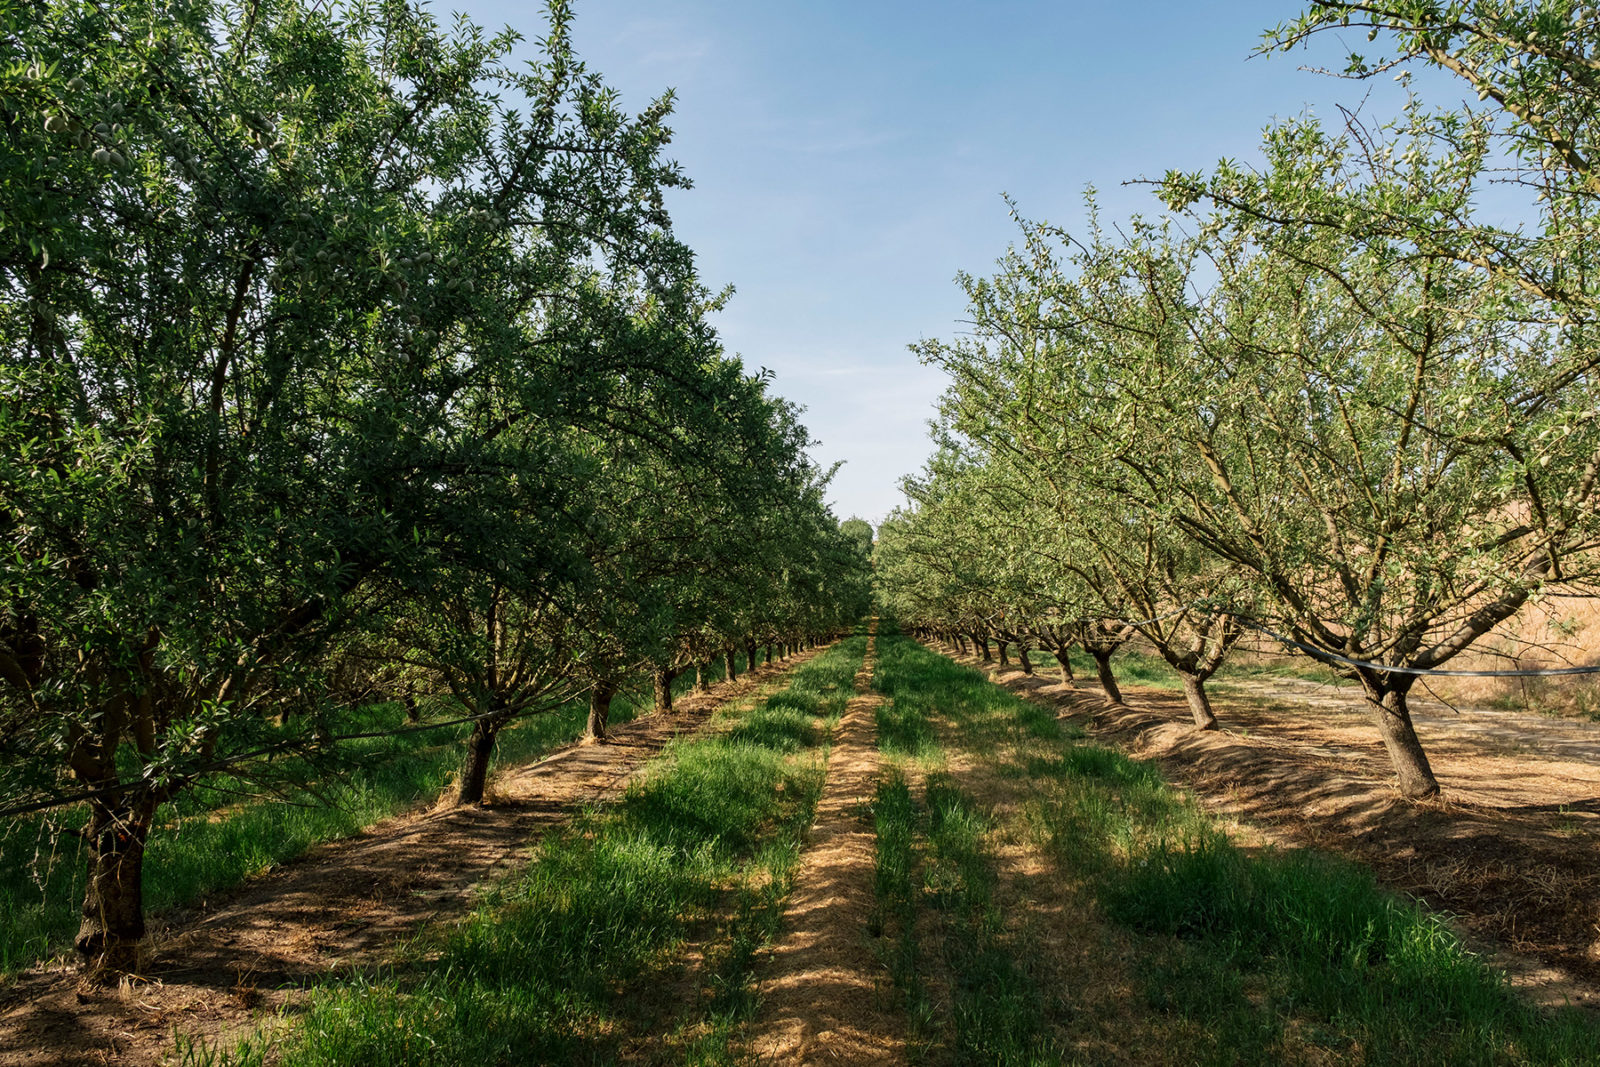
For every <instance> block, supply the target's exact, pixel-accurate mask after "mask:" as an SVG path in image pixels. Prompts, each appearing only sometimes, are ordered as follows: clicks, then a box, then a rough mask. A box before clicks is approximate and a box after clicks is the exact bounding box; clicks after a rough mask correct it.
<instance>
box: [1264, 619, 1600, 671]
mask: <svg viewBox="0 0 1600 1067" xmlns="http://www.w3.org/2000/svg"><path fill="white" fill-rule="evenodd" d="M1234 618H1235V619H1237V620H1238V622H1239V625H1240V626H1243V627H1245V628H1246V629H1249V630H1254V631H1256V632H1257V633H1261V634H1266V635H1267V636H1268V637H1270V638H1272V639H1273V640H1274V641H1278V642H1281V643H1282V644H1285V645H1288V646H1289V647H1290V648H1297V649H1299V650H1300V651H1302V652H1304V653H1306V654H1307V655H1308V656H1311V657H1312V658H1313V659H1317V660H1321V661H1322V662H1324V663H1328V662H1333V663H1339V664H1342V665H1344V666H1346V667H1361V668H1364V669H1366V670H1372V671H1383V672H1385V673H1387V674H1412V675H1416V676H1418V677H1428V678H1557V677H1563V676H1568V675H1574V674H1600V664H1593V665H1591V666H1588V667H1529V668H1525V669H1518V670H1510V671H1446V670H1440V669H1438V668H1437V667H1392V666H1390V665H1389V664H1387V663H1372V662H1369V661H1367V660H1360V659H1351V658H1350V657H1349V656H1341V655H1339V653H1337V652H1329V651H1328V650H1326V649H1322V648H1317V647H1315V646H1314V645H1308V644H1306V643H1305V642H1304V641H1296V640H1295V639H1294V638H1292V637H1285V636H1283V634H1280V633H1275V632H1273V631H1272V630H1269V629H1267V628H1266V627H1265V626H1258V625H1256V624H1255V623H1253V622H1250V621H1249V620H1247V619H1245V618H1244V617H1242V616H1238V615H1236V616H1234Z"/></svg>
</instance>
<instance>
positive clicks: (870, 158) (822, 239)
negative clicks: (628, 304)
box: [434, 0, 1459, 523]
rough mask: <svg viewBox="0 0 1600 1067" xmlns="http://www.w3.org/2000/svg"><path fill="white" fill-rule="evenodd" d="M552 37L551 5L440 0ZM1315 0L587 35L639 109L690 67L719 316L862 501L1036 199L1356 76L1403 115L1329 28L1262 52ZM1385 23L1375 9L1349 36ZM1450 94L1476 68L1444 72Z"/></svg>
mask: <svg viewBox="0 0 1600 1067" xmlns="http://www.w3.org/2000/svg"><path fill="white" fill-rule="evenodd" d="M434 2H435V10H436V12H437V13H439V14H441V15H443V14H445V13H447V12H449V11H452V10H460V11H462V12H464V13H466V14H467V15H468V16H470V17H471V18H472V19H473V20H474V21H476V22H478V23H480V24H483V25H486V26H488V27H491V28H498V27H499V26H501V25H511V26H513V27H515V28H517V29H519V30H521V31H522V32H523V33H524V35H525V36H527V37H528V38H529V39H530V40H532V39H534V38H537V37H539V36H540V35H542V33H543V32H544V28H545V23H544V20H543V13H542V9H541V8H539V7H537V6H530V5H523V4H512V3H506V2H504V0H453V2H452V0H434ZM1298 10H1299V8H1298V6H1297V5H1296V4H1293V3H1269V2H1265V0H1241V2H1229V3H1199V2H1193V0H1191V2H1188V3H1168V2H1145V0H1140V2H1122V3H1114V2H1113V3H1043V2H1024V0H1010V2H993V3H981V4H979V3H966V4H961V3H952V2H931V3H930V2H924V3H909V2H899V0H895V2H890V0H856V2H854V3H846V2H839V0H812V2H806V3H799V2H782V3H780V2H770V0H745V2H731V0H681V2H678V0H654V2H647V0H577V3H576V20H575V24H574V37H575V42H576V46H577V49H578V52H579V54H580V56H581V57H582V58H583V59H584V60H585V61H586V62H587V63H588V64H589V66H590V67H591V69H594V70H598V71H600V72H601V73H602V74H604V76H605V78H606V80H607V82H608V83H609V84H611V85H613V86H615V87H616V88H617V89H618V90H619V91H620V92H621V93H622V97H623V103H624V106H626V107H628V108H629V109H630V110H635V111H636V110H638V109H640V108H642V107H643V106H644V105H645V104H646V103H648V102H649V101H650V100H651V99H653V98H654V97H656V96H658V95H659V94H660V93H661V92H662V91H663V90H665V89H667V88H669V87H670V88H672V89H674V90H675V91H676V93H677V103H676V113H675V116H674V119H673V121H672V123H671V124H672V126H673V128H674V130H675V136H674V141H673V145H672V150H671V155H672V156H673V157H674V158H675V159H677V161H678V162H679V163H681V164H682V165H683V167H684V168H685V170H686V171H687V173H688V175H689V176H690V178H692V179H693V181H694V186H695V187H694V188H693V189H691V190H688V191H685V192H682V193H679V194H677V195H675V196H674V198H673V199H672V201H671V208H672V211H673V214H674V218H675V221H676V226H677V229H678V231H679V234H680V236H682V237H683V238H684V239H685V240H686V241H687V242H688V243H689V244H690V245H691V246H692V247H693V248H694V249H695V250H696V252H697V254H698V258H699V264H700V270H701V273H702V275H703V277H704V278H705V280H706V282H707V284H708V285H710V286H711V287H712V288H721V287H722V286H724V285H729V284H731V285H733V286H734V287H735V290H736V294H735V296H734V298H733V300H732V302H731V304H730V306H729V308H728V310H727V311H725V312H724V313H722V314H721V315H720V316H719V318H718V320H717V326H718V328H719V330H720V332H721V335H722V337H723V340H724V342H725V344H726V346H727V347H728V349H729V350H730V351H733V352H737V353H739V354H740V355H742V356H743V357H744V360H745V362H746V364H747V365H748V366H750V367H752V368H755V367H768V368H771V369H772V371H773V372H774V373H775V375H776V382H775V388H776V390H777V391H778V392H779V393H781V394H782V395H784V396H786V397H788V398H789V399H791V400H794V401H796V402H797V403H799V404H802V405H804V406H805V408H806V415H805V422H806V424H807V426H809V427H810V429H811V432H812V435H813V436H814V437H815V438H817V439H818V440H819V442H820V444H819V445H818V446H817V447H816V448H815V449H814V450H813V453H814V455H815V456H816V458H817V459H818V461H819V462H821V463H823V464H824V465H831V464H832V463H834V462H835V461H838V460H843V461H844V467H843V468H842V469H841V470H840V471H839V473H838V475H837V476H836V478H835V479H834V482H833V484H832V491H831V493H830V498H831V502H832V503H833V507H834V510H835V512H836V513H837V514H838V515H839V517H840V518H846V517H848V516H850V515H852V514H854V515H860V516H862V517H864V518H867V519H869V520H871V521H873V522H874V523H876V522H877V521H878V520H879V519H880V518H882V517H883V516H884V515H885V514H886V513H887V512H888V511H889V509H890V508H892V507H894V506H895V505H897V504H898V503H900V502H901V496H900V493H899V489H898V487H897V482H898V479H899V478H900V477H901V476H902V475H904V474H907V473H911V472H913V471H915V470H916V469H917V468H918V467H920V466H921V464H922V462H923V460H924V459H925V458H926V456H927V454H928V450H929V446H928V441H927V433H926V422H927V420H928V418H929V417H930V416H931V415H932V414H933V406H934V403H935V400H936V398H937V397H938V395H939V393H940V391H941V390H942V388H943V380H942V377H941V375H940V374H939V373H938V372H937V371H935V370H933V369H931V368H928V367H923V366H920V365H919V364H918V363H917V361H916V358H915V357H914V356H913V355H912V354H911V353H910V352H909V351H908V349H907V346H908V345H909V344H911V343H912V342H915V341H917V340H919V339H921V338H924V337H939V338H949V337H952V336H954V335H956V334H957V333H959V332H960V331H961V329H962V326H961V324H960V319H961V317H962V311H963V302H962V298H961V294H960V291H959V290H958V289H957V287H956V285H955V284H954V280H953V279H954V277H955V274H956V272H957V271H958V270H967V271H970V272H973V273H983V272H986V271H987V270H988V269H989V268H990V266H991V265H992V264H993V263H994V261H995V260H996V259H997V258H999V257H1000V256H1001V255H1002V254H1003V253H1004V252H1005V250H1006V247H1007V245H1008V244H1009V243H1010V242H1011V241H1012V240H1013V238H1014V237H1015V235H1016V230H1015V227H1014V224H1013V223H1012V221H1011V220H1010V218H1009V217H1008V215H1007V210H1006V206H1005V203H1004V202H1003V200H1002V194H1003V193H1005V194H1009V195H1011V196H1012V197H1013V198H1014V199H1016V201H1017V202H1018V205H1019V208H1020V210H1021V211H1022V213H1023V214H1024V215H1026V216H1028V217H1030V218H1035V219H1048V220H1050V221H1052V222H1054V223H1056V224H1058V225H1062V226H1066V227H1068V228H1071V227H1073V226H1075V225H1077V224H1078V223H1079V222H1080V221H1081V219H1082V194H1083V190H1084V187H1085V186H1087V185H1090V184H1093V185H1094V186H1096V187H1097V188H1098V189H1099V191H1100V194H1101V204H1102V210H1103V211H1104V213H1105V215H1106V216H1107V217H1108V219H1109V218H1115V217H1119V216H1122V215H1125V214H1127V213H1129V212H1132V211H1136V210H1147V211H1152V210H1154V209H1155V207H1156V204H1155V201H1154V199H1153V197H1152V196H1151V195H1150V191H1149V190H1148V189H1146V188H1140V187H1129V186H1124V185H1123V184H1122V183H1123V182H1124V181H1126V180H1128V179H1133V178H1139V177H1141V176H1143V177H1159V176H1160V175H1161V174H1162V173H1164V172H1165V171H1166V170H1167V169H1168V168H1174V167H1176V168H1182V169H1198V168H1205V167H1209V166H1211V165H1213V164H1214V163H1215V162H1216V161H1217V160H1218V159H1219V158H1221V157H1225V156H1226V157H1231V158H1236V159H1251V158H1254V157H1255V156H1256V145H1257V143H1258V142H1259V139H1260V133H1261V129H1262V127H1263V126H1264V125H1266V124H1267V123H1268V122H1269V121H1270V120H1271V119H1272V118H1273V117H1274V116H1282V117H1287V116H1292V115H1296V114H1299V113H1301V112H1302V111H1304V110H1306V109H1308V108H1309V109H1310V110H1312V111H1314V112H1315V113H1316V114H1318V115H1320V116H1322V117H1323V118H1324V119H1327V120H1335V119H1337V117H1338V113H1337V111H1336V109H1335V106H1334V104H1335V102H1344V103H1346V104H1352V105H1353V104H1356V103H1359V102H1360V100H1361V98H1362V96H1363V95H1364V94H1366V93H1367V92H1368V91H1369V90H1371V92H1372V98H1371V100H1370V101H1369V102H1368V103H1367V105H1366V108H1367V112H1368V113H1369V114H1375V115H1382V116H1388V115H1392V114H1393V113H1394V112H1395V111H1396V110H1397V109H1398V106H1399V103H1400V101H1401V95H1400V90H1399V88H1398V87H1397V86H1395V85H1394V83H1392V82H1391V81H1389V80H1388V79H1387V78H1385V79H1383V80H1381V81H1378V82H1375V83H1371V84H1369V85H1363V84H1355V83H1351V82H1347V81H1341V80H1338V79H1333V78H1328V77H1325V76H1319V75H1317V74H1313V73H1308V72H1305V71H1302V70H1300V69H1299V68H1300V67H1301V65H1303V64H1327V65H1336V64H1337V62H1338V60H1339V58H1340V53H1339V50H1338V42H1337V41H1336V40H1334V39H1332V38H1328V39H1327V40H1326V41H1325V42H1323V44H1322V45H1321V46H1320V47H1319V50H1318V51H1317V52H1314V53H1310V54H1307V53H1303V52H1302V53H1294V54H1290V55H1282V54H1280V55H1275V56H1272V57H1270V58H1264V57H1256V58H1251V52H1252V50H1253V49H1254V47H1255V46H1256V44H1257V43H1258V42H1259V40H1260V37H1261V34H1262V32H1263V31H1264V30H1265V29H1267V28H1268V27H1270V26H1272V25H1275V24H1277V23H1279V22H1281V21H1284V20H1286V19H1289V18H1290V17H1292V16H1293V15H1294V14H1295V13H1296V12H1297V11H1298ZM1345 40H1346V42H1347V43H1348V44H1349V45H1351V46H1352V47H1362V48H1365V47H1366V42H1365V34H1364V32H1362V31H1356V30H1352V31H1349V33H1348V34H1347V35H1346V37H1345ZM1433 86H1434V88H1433V89H1431V90H1430V92H1429V99H1430V101H1431V102H1433V103H1436V104H1446V103H1451V102H1454V100H1455V99H1456V97H1455V96H1450V95H1449V94H1451V93H1455V94H1457V96H1458V95H1459V91H1458V90H1457V89H1456V88H1455V87H1454V86H1451V85H1449V84H1448V83H1439V82H1434V83H1433Z"/></svg>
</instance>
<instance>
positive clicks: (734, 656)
mask: <svg viewBox="0 0 1600 1067" xmlns="http://www.w3.org/2000/svg"><path fill="white" fill-rule="evenodd" d="M722 665H723V666H724V667H726V668H727V674H726V675H725V677H726V678H727V680H728V681H730V682H731V681H733V680H734V679H735V678H737V677H739V667H738V653H736V652H734V650H733V649H731V648H730V649H728V650H727V651H726V652H724V653H723V654H722Z"/></svg>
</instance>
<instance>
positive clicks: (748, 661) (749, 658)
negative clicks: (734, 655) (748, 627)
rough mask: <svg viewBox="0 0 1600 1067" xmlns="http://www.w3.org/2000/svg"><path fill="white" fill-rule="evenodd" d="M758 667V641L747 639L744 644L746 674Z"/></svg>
mask: <svg viewBox="0 0 1600 1067" xmlns="http://www.w3.org/2000/svg"><path fill="white" fill-rule="evenodd" d="M755 669H756V643H755V641H754V640H750V641H746V642H745V646H744V670H745V673H746V674H749V673H750V672H751V671H753V670H755Z"/></svg>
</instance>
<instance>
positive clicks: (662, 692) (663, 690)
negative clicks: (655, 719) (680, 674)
mask: <svg viewBox="0 0 1600 1067" xmlns="http://www.w3.org/2000/svg"><path fill="white" fill-rule="evenodd" d="M676 675H677V672H676V671H674V670H673V669H672V668H671V667H662V668H660V669H659V670H657V671H656V678H655V682H656V710H657V711H671V710H672V679H673V678H674V677H676Z"/></svg>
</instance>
